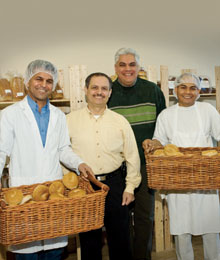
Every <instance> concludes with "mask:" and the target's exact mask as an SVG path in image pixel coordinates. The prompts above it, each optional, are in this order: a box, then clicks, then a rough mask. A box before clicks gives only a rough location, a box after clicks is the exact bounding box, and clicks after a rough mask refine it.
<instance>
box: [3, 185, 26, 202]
mask: <svg viewBox="0 0 220 260" xmlns="http://www.w3.org/2000/svg"><path fill="white" fill-rule="evenodd" d="M4 197H5V202H6V203H7V204H8V205H9V206H15V205H18V204H19V203H21V201H22V199H23V193H22V191H21V190H19V189H16V188H11V189H9V190H8V191H6V192H5V194H4Z"/></svg>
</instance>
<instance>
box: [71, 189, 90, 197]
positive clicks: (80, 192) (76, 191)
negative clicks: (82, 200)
mask: <svg viewBox="0 0 220 260" xmlns="http://www.w3.org/2000/svg"><path fill="white" fill-rule="evenodd" d="M85 195H86V191H85V190H83V189H74V190H71V191H70V192H69V193H68V198H75V197H82V196H85Z"/></svg>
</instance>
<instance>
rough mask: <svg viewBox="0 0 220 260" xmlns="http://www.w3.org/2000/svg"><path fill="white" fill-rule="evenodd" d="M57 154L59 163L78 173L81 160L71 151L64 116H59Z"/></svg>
mask: <svg viewBox="0 0 220 260" xmlns="http://www.w3.org/2000/svg"><path fill="white" fill-rule="evenodd" d="M59 154H60V162H61V163H63V164H64V165H65V166H66V167H67V168H69V169H71V170H74V171H77V172H78V173H79V171H78V168H79V165H80V164H81V163H83V160H82V159H81V158H80V157H79V156H78V155H77V154H75V153H74V152H73V150H72V147H71V143H70V138H69V133H68V129H67V124H66V117H65V115H64V114H63V115H62V116H61V131H60V145H59Z"/></svg>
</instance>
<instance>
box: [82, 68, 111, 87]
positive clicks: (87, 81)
mask: <svg viewBox="0 0 220 260" xmlns="http://www.w3.org/2000/svg"><path fill="white" fill-rule="evenodd" d="M93 77H105V78H107V80H108V82H109V89H111V88H112V80H111V78H110V77H109V76H108V75H106V74H105V73H102V72H94V73H92V74H90V75H89V76H88V77H87V78H86V80H85V84H86V87H87V88H88V87H89V84H90V81H91V79H92V78H93Z"/></svg>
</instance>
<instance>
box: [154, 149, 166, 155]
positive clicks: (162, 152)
mask: <svg viewBox="0 0 220 260" xmlns="http://www.w3.org/2000/svg"><path fill="white" fill-rule="evenodd" d="M153 155H155V156H165V153H164V149H157V150H156V151H154V153H153Z"/></svg>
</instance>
